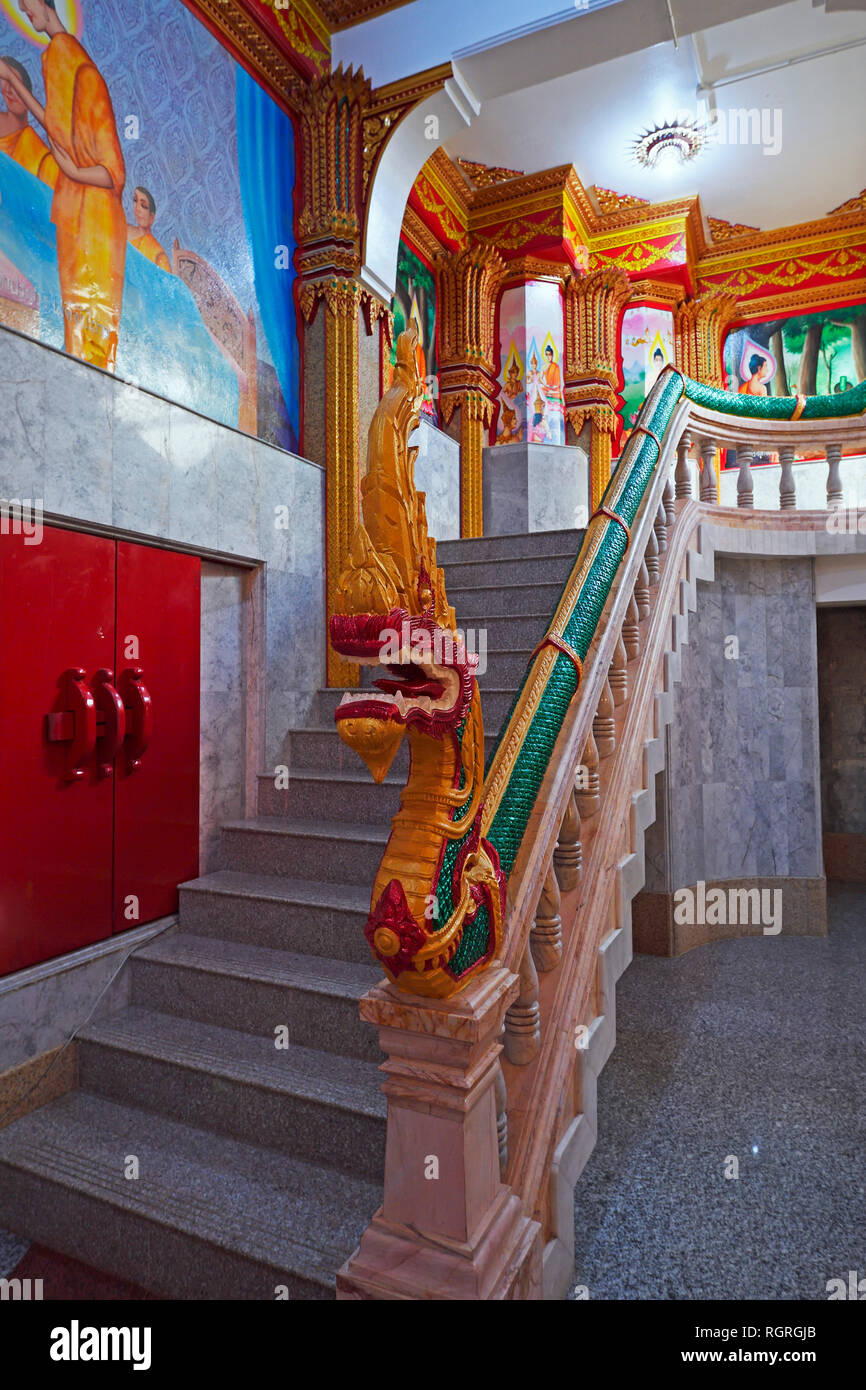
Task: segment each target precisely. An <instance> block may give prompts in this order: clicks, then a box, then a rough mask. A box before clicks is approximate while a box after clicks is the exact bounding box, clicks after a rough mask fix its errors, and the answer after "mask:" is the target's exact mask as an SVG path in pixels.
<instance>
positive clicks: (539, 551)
mask: <svg viewBox="0 0 866 1390" xmlns="http://www.w3.org/2000/svg"><path fill="white" fill-rule="evenodd" d="M581 540H582V533H581V532H579V531H556V532H539V533H534V534H532V535H525V536H507V537H506V536H503V537H487V538H484V539H480V540H463V541H447V542H443V543H441V544H440V545H439V547H438V558H439V561H440V563H441V564H442V565H443V566H444V568H445V573H446V581H447V587H448V595H449V600H450V602H451V603H452V604H453V606H454V608H455V610H456V612H457V615H458V622H459V624H460V626H461V628H462V629H464V630H472V629H474V630H476V631H477V630H479V629H484V630H485V631H486V632H487V640H488V664H487V670H486V671H485V672H484V673H483V674H482V675H481V676H480V677H479V685H480V687H481V690H482V692H483V711H484V720H485V727H486V730H487V732H486V741H487V750H488V752H489V750H490V747H491V746H492V743H493V742H494V740H495V737H496V732H497V730H498V728H499V726H500V723H501V722H502V720H503V719H504V717H505V715H506V714H507V713H508V710H509V708H510V706H511V703H512V700H513V698H514V694H515V691H516V690H517V688H518V685H519V683H520V680H521V677H522V676H523V673H524V671H525V668H526V663H527V659H528V657H529V654H530V652H531V651H532V649H533V647H534V646H535V643H536V642H537V641H538V638H539V636H540V635H541V634H542V633H543V631H544V629H545V627H546V624H547V622H548V620H549V618H550V615H551V613H552V611H553V609H554V606H555V604H556V601H557V599H558V598H559V595H560V592H561V589H562V586H563V584H564V582H565V579H566V578H567V576H568V574H569V572H570V570H571V567H572V564H573V562H574V557H575V555H576V554H577V551H578V549H579V547H580V543H581ZM342 694H343V692H342V691H335V690H323V691H320V692H319V694H318V696H317V703H316V718H317V723H316V724H315V725H314V726H312V727H308V728H304V729H298V730H293V731H292V732H291V733H290V735H289V741H288V760H289V766H290V785H289V788H288V789H287V790H280V791H278V790H276V789H275V787H274V780H273V778H272V777H268V776H263V777H262V778H261V779H260V783H259V810H260V814H259V816H258V817H256V818H255V819H252V820H245V821H236V822H233V823H230V824H228V825H226V826H225V827H224V828H223V863H224V867H223V868H222V869H220V870H219V871H218V872H217V873H213V874H209V875H207V876H206V877H204V878H200V879H197V880H196V881H194V882H192V883H189V884H186V885H184V886H183V887H182V889H181V891H180V912H179V922H178V925H177V927H175V928H172V929H171V930H170V931H168V932H166V933H164V934H163V935H161V936H159V937H158V938H156V939H155V940H153V941H152V942H151V943H149V944H148V945H147V946H145V947H144V948H142V949H141V950H140V951H138V952H137V953H136V954H135V956H134V957H133V958H132V960H131V962H130V964H129V966H128V969H129V971H130V993H129V999H130V1002H129V1004H128V1005H127V1006H126V1007H124V1008H123V1009H122V1010H121V1011H120V1012H117V1013H114V1014H111V1015H109V1016H107V1017H103V1018H100V1019H98V1020H96V1021H95V1022H93V1023H92V1024H91V1025H90V1026H88V1027H87V1028H86V1029H84V1030H83V1031H82V1032H81V1033H80V1034H79V1035H78V1058H79V1078H78V1089H77V1090H76V1091H73V1092H71V1093H69V1094H67V1095H65V1096H63V1097H61V1098H60V1099H59V1100H56V1101H53V1102H52V1103H50V1104H48V1105H46V1106H44V1107H43V1108H42V1109H40V1110H36V1111H34V1112H33V1113H32V1114H30V1115H27V1116H25V1117H24V1118H22V1119H20V1120H18V1121H16V1122H15V1123H14V1124H12V1125H9V1126H8V1127H7V1128H6V1129H5V1130H3V1131H0V1227H7V1228H9V1229H11V1230H13V1231H15V1232H17V1233H20V1234H22V1235H24V1236H26V1237H28V1238H29V1239H31V1240H34V1241H39V1242H41V1243H42V1244H44V1245H47V1246H50V1247H52V1248H53V1249H56V1250H59V1251H61V1252H63V1253H65V1254H68V1255H71V1256H75V1257H76V1258H78V1259H80V1260H84V1261H86V1262H87V1263H89V1264H92V1265H95V1266H96V1267H98V1268H100V1269H103V1270H106V1271H108V1272H110V1273H112V1274H115V1275H116V1276H118V1277H120V1278H123V1279H127V1280H131V1281H132V1282H134V1283H136V1284H138V1285H140V1286H143V1287H145V1288H147V1289H149V1290H151V1291H152V1292H155V1293H158V1294H162V1295H164V1296H166V1297H169V1298H191V1299H221V1298H225V1299H257V1298H261V1299H273V1298H274V1297H275V1296H280V1297H288V1298H292V1299H308V1298H330V1297H333V1294H334V1281H335V1274H336V1271H337V1269H338V1268H339V1267H340V1266H341V1265H342V1264H343V1262H344V1260H345V1259H346V1258H347V1257H348V1256H349V1255H350V1254H351V1252H352V1250H353V1249H354V1248H355V1246H356V1245H357V1242H358V1240H359V1238H360V1236H361V1233H362V1231H363V1230H364V1228H365V1227H366V1225H367V1223H368V1221H369V1219H370V1217H371V1215H372V1214H373V1212H374V1210H375V1209H376V1208H377V1207H378V1205H379V1204H380V1201H381V1180H382V1173H383V1168H384V1152H385V1101H384V1097H383V1096H382V1093H381V1090H380V1083H381V1075H380V1073H379V1071H378V1063H379V1060H380V1058H381V1054H380V1052H379V1049H378V1046H377V1039H376V1035H375V1032H374V1031H373V1029H372V1028H370V1027H369V1026H368V1025H366V1024H363V1023H362V1022H361V1020H360V1018H359V1014H358V1001H359V1000H360V998H361V996H362V995H363V994H364V993H365V992H366V990H367V989H369V988H370V986H371V985H373V984H375V983H377V982H378V980H379V979H380V978H381V972H380V971H379V969H378V967H377V966H376V965H375V964H373V962H372V959H371V957H370V954H369V951H368V948H367V943H366V941H365V939H364V937H363V934H362V929H363V925H364V921H365V920H366V916H367V911H368V908H369V899H370V889H371V885H372V882H373V879H374V877H375V874H376V870H377V868H378V864H379V860H380V857H381V854H382V850H383V848H384V845H385V843H386V841H387V838H388V833H389V826H390V819H391V816H392V815H393V814H394V812H395V811H396V810H397V807H398V804H399V798H400V791H401V788H402V787H403V785H404V784H405V780H406V773H407V770H408V751H407V748H406V746H405V743H404V746H403V747H401V749H400V752H399V754H398V757H397V758H396V759H395V762H394V764H393V766H392V769H391V771H390V773H389V775H388V777H387V778H386V780H385V782H384V784H383V785H382V786H378V787H377V786H375V785H374V783H373V782H372V780H371V778H370V777H369V775H368V774H367V772H366V769H365V768H364V766H363V764H362V763H361V762H360V760H359V759H358V758H357V757H356V756H355V755H354V754H353V753H352V752H351V751H350V750H349V749H348V748H346V747H345V746H344V745H343V744H342V743H341V742H340V740H339V738H338V736H337V733H336V730H335V728H334V725H333V714H334V709H335V707H336V705H337V703H338V702H339V700H340V699H341V697H342ZM132 1157H134V1158H136V1159H137V1160H138V1176H137V1177H129V1176H127V1175H126V1174H127V1172H128V1171H131V1169H130V1163H129V1161H130V1159H131V1158H132Z"/></svg>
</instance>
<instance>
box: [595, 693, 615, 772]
mask: <svg viewBox="0 0 866 1390" xmlns="http://www.w3.org/2000/svg"><path fill="white" fill-rule="evenodd" d="M613 711H614V703H613V695H612V694H611V691H610V682H609V681H607V680H606V681H605V683H604V685H603V687H602V691H601V696H600V698H599V701H598V709H597V710H596V715H595V718H594V719H593V721H592V732H593V737H594V738H595V742H596V747H597V748H598V756H599V758H609V757H610V756H611V754H612V753H613V751H614V749H615V748H616V724H615V723H614V717H613Z"/></svg>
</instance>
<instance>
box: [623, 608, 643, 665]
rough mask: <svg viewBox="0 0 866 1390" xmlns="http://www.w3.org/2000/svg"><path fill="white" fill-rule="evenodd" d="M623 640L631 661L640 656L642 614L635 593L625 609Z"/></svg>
mask: <svg viewBox="0 0 866 1390" xmlns="http://www.w3.org/2000/svg"><path fill="white" fill-rule="evenodd" d="M622 640H623V642H624V644H625V652H626V656H627V657H628V659H629V661H634V660H635V659H636V658H637V657H639V656H640V614H639V613H638V611H637V604H636V602H635V597H634V594H632V596H631V598H630V599H629V601H628V608H627V609H626V610H625V622H624V623H623V625H622Z"/></svg>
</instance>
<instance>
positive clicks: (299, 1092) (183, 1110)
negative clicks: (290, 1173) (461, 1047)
mask: <svg viewBox="0 0 866 1390" xmlns="http://www.w3.org/2000/svg"><path fill="white" fill-rule="evenodd" d="M381 1079H382V1078H381V1075H380V1073H379V1069H378V1067H377V1065H376V1064H375V1062H365V1061H359V1060H358V1059H357V1058H355V1057H338V1056H335V1055H334V1054H333V1053H330V1052H328V1053H326V1052H321V1051H318V1050H317V1049H315V1048H308V1047H303V1046H301V1045H299V1044H297V1043H294V1044H292V1043H290V1045H289V1046H288V1047H286V1048H277V1047H276V1046H275V1040H274V1038H273V1037H256V1036H253V1035H251V1034H249V1033H239V1032H237V1031H235V1030H234V1029H230V1028H220V1027H215V1026H214V1025H213V1024H207V1023H200V1022H197V1021H195V1020H193V1019H190V1018H177V1017H175V1016H173V1015H171V1014H164V1013H154V1012H151V1011H149V1010H147V1009H142V1008H139V1007H136V1006H132V1007H130V1008H128V1009H125V1010H123V1011H122V1012H121V1013H119V1014H114V1015H112V1016H111V1017H110V1018H107V1019H104V1020H102V1021H100V1022H98V1023H94V1024H91V1025H90V1026H89V1027H88V1028H86V1029H84V1030H83V1031H82V1032H81V1033H80V1034H79V1035H78V1084H79V1086H80V1087H81V1089H82V1090H84V1091H89V1092H90V1093H91V1094H96V1095H100V1096H104V1097H105V1098H106V1099H107V1100H113V1101H117V1102H118V1103H119V1104H124V1105H136V1106H138V1107H139V1108H141V1109H143V1110H150V1111H153V1112H154V1113H156V1114H159V1115H163V1116H166V1117H167V1118H169V1119H174V1120H181V1121H183V1122H184V1123H186V1124H194V1125H196V1126H197V1127H199V1128H201V1129H208V1130H213V1131H214V1132H215V1133H217V1134H223V1135H227V1136H228V1137H229V1138H234V1139H247V1138H248V1137H249V1135H251V1134H254V1135H255V1136H256V1140H257V1142H258V1143H260V1144H263V1145H264V1146H265V1147H266V1148H269V1149H279V1150H280V1151H281V1152H283V1153H288V1154H291V1156H292V1157H293V1158H300V1159H303V1160H304V1161H305V1162H308V1163H324V1164H327V1165H328V1166H329V1167H332V1168H337V1169H339V1170H340V1171H341V1172H346V1173H359V1174H362V1175H363V1176H366V1177H370V1178H378V1177H380V1176H381V1173H382V1171H383V1165H384V1159H385V1117H386V1109H387V1107H386V1101H385V1097H384V1095H383V1094H382V1090H381Z"/></svg>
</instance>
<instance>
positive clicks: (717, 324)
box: [674, 290, 737, 387]
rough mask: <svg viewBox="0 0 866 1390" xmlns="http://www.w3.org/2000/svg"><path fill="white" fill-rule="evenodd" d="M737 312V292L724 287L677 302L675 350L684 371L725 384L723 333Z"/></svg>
mask: <svg viewBox="0 0 866 1390" xmlns="http://www.w3.org/2000/svg"><path fill="white" fill-rule="evenodd" d="M736 312H737V301H736V298H735V296H734V295H732V294H728V293H726V292H725V291H720V290H710V291H709V292H708V293H706V294H703V295H700V296H699V297H698V298H697V299H684V300H683V301H682V302H681V303H680V304H679V305H678V306H677V310H676V313H675V314H674V353H675V357H676V365H677V367H678V368H679V370H680V371H681V372H684V373H685V375H686V376H690V377H693V378H694V379H695V380H696V381H703V382H705V383H706V384H707V385H708V386H721V387H724V384H725V376H724V370H723V366H722V337H723V334H724V332H725V329H726V328H727V326H728V324H729V323H730V322H731V320H732V319H733V318H734V316H735V315H736Z"/></svg>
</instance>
